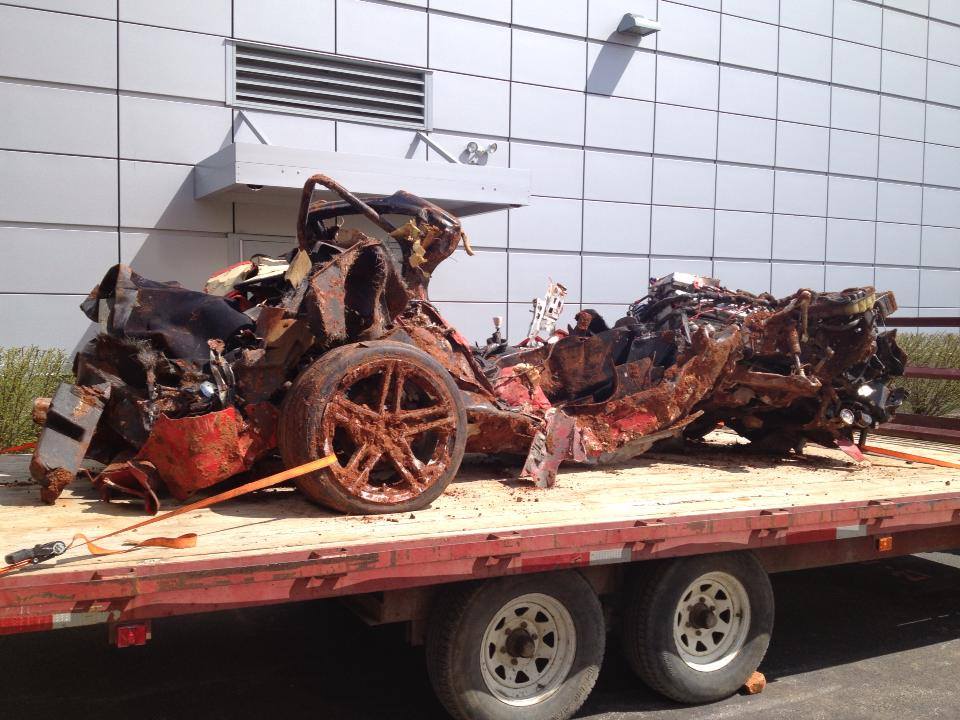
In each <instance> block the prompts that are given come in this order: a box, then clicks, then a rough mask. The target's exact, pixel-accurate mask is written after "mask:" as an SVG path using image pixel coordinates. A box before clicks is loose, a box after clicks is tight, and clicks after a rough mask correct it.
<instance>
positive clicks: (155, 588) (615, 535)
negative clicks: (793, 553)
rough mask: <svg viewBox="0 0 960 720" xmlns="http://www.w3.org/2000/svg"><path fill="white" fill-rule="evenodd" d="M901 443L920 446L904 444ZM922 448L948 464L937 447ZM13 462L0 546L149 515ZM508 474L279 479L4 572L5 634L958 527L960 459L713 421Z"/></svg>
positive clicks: (93, 530) (473, 469)
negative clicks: (371, 480) (859, 453)
mask: <svg viewBox="0 0 960 720" xmlns="http://www.w3.org/2000/svg"><path fill="white" fill-rule="evenodd" d="M896 443H897V441H896V440H892V439H891V440H884V444H886V445H888V446H889V445H891V444H893V445H895V444H896ZM902 449H907V450H912V451H914V452H917V448H916V444H915V443H914V442H911V444H910V446H908V447H904V448H902ZM924 452H926V454H927V455H928V456H936V457H939V458H941V459H952V460H954V461H957V460H960V458H958V457H957V454H956V453H953V452H950V449H949V448H948V447H947V448H943V447H941V448H937V447H930V448H929V449H925V450H924ZM26 461H27V458H26V457H24V456H19V457H10V456H7V457H3V458H0V551H2V553H8V552H11V551H13V550H17V549H20V548H24V547H29V546H32V545H34V544H36V543H42V542H49V541H53V540H64V541H69V540H70V539H71V538H72V537H73V535H74V534H75V533H83V534H85V535H87V536H88V537H96V536H98V535H101V534H104V533H106V532H109V531H111V530H114V529H117V528H121V527H124V526H126V525H130V524H132V523H133V522H136V521H137V520H141V519H143V518H144V517H145V515H144V514H143V512H142V509H141V508H140V507H139V506H137V505H135V504H127V503H110V504H107V503H103V502H100V501H99V500H98V498H97V495H96V494H95V493H94V492H93V490H92V488H91V487H90V485H89V483H87V482H86V481H84V480H82V479H81V480H78V481H77V482H76V483H75V486H73V487H71V488H69V489H68V491H67V492H66V493H65V494H64V496H63V497H62V498H61V499H60V501H59V502H58V503H57V504H56V505H55V506H46V505H43V504H42V503H40V501H39V499H38V492H37V488H36V486H35V485H33V484H31V483H30V482H29V479H28V477H27V473H26ZM517 473H518V467H516V466H512V467H511V466H503V465H498V464H495V463H491V462H479V463H470V464H466V465H465V466H464V468H463V470H462V471H461V474H460V477H459V478H458V480H457V481H456V482H455V483H453V484H452V485H451V486H450V488H448V490H447V492H446V493H445V494H444V495H443V496H442V497H441V498H440V499H439V500H438V501H436V502H435V503H434V504H433V506H432V507H430V508H429V509H426V510H422V511H418V512H415V513H412V514H406V515H379V516H341V515H335V514H332V513H330V512H326V511H324V510H323V509H322V508H319V507H317V506H314V505H312V504H311V503H309V502H308V501H307V500H306V499H304V498H303V497H301V496H300V495H299V494H298V493H296V492H295V491H294V490H293V489H290V488H277V489H271V490H266V491H261V492H260V493H257V494H255V495H253V496H247V497H242V498H237V499H234V500H231V501H228V502H226V503H224V504H222V505H218V506H214V507H213V508H209V509H205V510H199V511H196V512H192V513H189V514H185V515H182V516H178V517H176V518H173V519H171V520H169V521H164V522H162V523H158V524H155V525H151V526H149V527H146V528H143V529H142V530H140V531H137V532H133V533H129V534H127V535H121V536H118V537H116V538H111V539H109V540H106V541H104V542H103V543H102V544H103V545H106V546H109V547H114V548H116V547H121V546H122V543H123V542H124V541H127V540H137V539H144V538H147V537H155V536H158V535H162V536H166V537H173V536H177V535H181V534H184V533H190V532H192V533H196V534H197V535H198V536H199V539H198V544H197V546H196V547H195V548H191V549H187V550H171V549H166V548H139V549H135V550H133V551H132V552H129V553H124V554H119V555H110V556H103V557H92V556H90V555H88V554H87V552H86V550H85V548H84V547H83V546H82V545H80V546H78V547H75V548H73V549H72V550H70V551H69V552H68V553H67V554H66V555H64V556H62V557H60V558H58V559H57V560H56V561H53V562H47V563H44V564H42V565H39V566H36V567H32V568H28V569H26V570H23V571H20V572H17V573H14V574H11V575H7V576H4V577H0V634H2V633H3V632H22V631H25V630H31V629H47V628H49V627H59V626H68V625H76V624H87V623H90V622H108V621H116V620H127V619H131V620H132V619H138V618H146V617H157V616H161V615H174V614H179V613H185V612H198V611H203V610H214V609H222V608H227V607H240V606H244V605H254V604H266V603H276V602H286V601H290V600H298V599H309V598H314V597H328V596H334V595H349V594H355V593H361V592H371V591H377V590H389V589H399V588H403V587H414V586H423V585H429V584H435V583H441V582H450V581H455V580H463V579H469V578H476V577H486V576H492V575H497V574H507V573H513V572H531V571H536V570H547V569H555V568H560V567H576V566H584V565H593V564H605V563H612V562H624V561H629V560H637V559H643V558H644V557H668V556H671V555H682V554H692V553H695V552H711V551H718V550H724V549H734V548H748V547H749V548H754V549H756V548H765V547H771V546H778V545H781V546H782V545H790V544H801V543H814V542H821V543H825V542H826V541H832V540H837V539H844V538H852V537H860V538H861V539H863V540H866V541H870V537H869V536H872V535H876V534H883V533H888V532H897V531H907V530H914V529H920V528H931V527H934V528H946V529H948V530H949V531H950V532H952V533H953V535H951V536H950V537H951V538H953V537H956V538H960V533H957V532H956V531H957V530H960V488H958V482H960V476H958V472H957V471H956V470H951V469H943V468H937V467H931V466H928V465H920V464H912V463H906V462H902V461H898V460H890V459H885V458H872V459H871V462H870V463H869V464H863V465H858V464H857V463H854V462H853V461H851V460H850V459H848V458H847V457H846V456H845V455H843V454H842V453H841V452H839V451H831V450H825V449H819V448H813V449H811V450H810V451H809V454H808V456H807V457H805V458H796V457H791V458H787V459H776V458H771V457H769V456H763V455H757V454H755V453H753V452H751V451H749V450H747V449H746V446H745V445H744V444H742V443H741V442H740V441H739V440H738V439H736V438H734V436H732V435H729V434H723V433H715V434H713V435H711V436H710V437H709V438H708V442H707V443H706V444H704V445H702V446H699V447H695V448H693V449H691V450H690V451H689V452H686V453H682V454H648V455H645V456H642V457H640V458H638V459H636V460H634V461H632V462H631V463H630V464H629V465H622V466H610V467H604V468H585V467H578V466H575V465H571V466H569V467H565V468H564V469H563V470H562V472H561V473H560V475H559V477H558V481H557V485H556V486H555V487H553V488H550V489H538V488H534V487H531V486H529V485H527V484H523V483H519V482H518V481H516V480H515V479H514V478H515V477H516V475H517ZM173 507H175V504H174V503H173V502H171V501H166V502H165V503H164V507H163V509H164V510H167V509H172V508H173ZM942 542H943V539H941V544H942ZM957 544H958V545H960V539H958V541H957ZM951 546H952V545H951ZM833 561H834V562H837V561H842V558H841V559H834V560H833Z"/></svg>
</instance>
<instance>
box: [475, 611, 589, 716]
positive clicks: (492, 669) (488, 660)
mask: <svg viewBox="0 0 960 720" xmlns="http://www.w3.org/2000/svg"><path fill="white" fill-rule="evenodd" d="M576 652H577V635H576V630H575V628H574V625H573V618H572V617H571V616H570V612H569V611H568V610H567V609H566V608H565V607H564V606H563V604H561V603H560V602H558V601H557V600H555V599H554V598H552V597H550V596H549V595H542V594H540V593H529V594H527V595H521V596H519V597H516V598H514V599H513V600H511V601H510V602H508V603H506V604H505V605H504V606H503V607H501V608H500V609H499V610H497V612H496V613H495V614H494V615H493V618H492V619H491V620H490V622H489V623H488V624H487V629H486V630H485V631H484V633H483V642H482V643H481V646H480V674H481V675H482V676H483V681H484V683H486V686H487V689H489V690H490V692H491V693H493V695H494V696H496V697H497V698H498V699H499V700H501V701H502V702H504V703H506V704H508V705H516V706H524V705H535V704H536V703H539V702H543V701H544V700H546V699H547V698H548V697H550V696H551V695H553V694H554V693H555V692H556V691H557V690H559V689H560V686H561V685H562V684H563V681H564V680H566V678H567V675H568V674H569V672H570V668H571V667H572V666H573V658H574V656H575V655H576Z"/></svg>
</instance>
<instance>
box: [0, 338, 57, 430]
mask: <svg viewBox="0 0 960 720" xmlns="http://www.w3.org/2000/svg"><path fill="white" fill-rule="evenodd" d="M69 359H70V358H69V356H68V355H67V354H66V353H65V352H64V351H63V350H58V349H53V350H43V349H41V348H38V347H37V346H35V345H33V346H31V347H9V348H0V448H5V447H9V446H11V445H19V444H21V443H26V442H30V441H31V440H36V438H37V435H38V434H39V431H40V428H38V427H37V426H36V425H34V424H33V420H32V419H31V411H32V410H33V401H34V398H38V397H49V396H51V395H52V394H53V391H54V390H56V388H57V385H59V384H60V383H61V382H64V381H67V382H69V381H70V377H71V374H70V370H69V365H68V361H69Z"/></svg>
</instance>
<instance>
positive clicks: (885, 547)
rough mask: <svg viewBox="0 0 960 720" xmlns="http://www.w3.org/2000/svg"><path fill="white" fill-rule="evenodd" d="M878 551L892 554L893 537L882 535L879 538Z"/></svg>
mask: <svg viewBox="0 0 960 720" xmlns="http://www.w3.org/2000/svg"><path fill="white" fill-rule="evenodd" d="M877 550H879V551H880V552H890V551H891V550H893V535H881V536H880V537H878V538H877Z"/></svg>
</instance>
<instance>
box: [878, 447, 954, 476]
mask: <svg viewBox="0 0 960 720" xmlns="http://www.w3.org/2000/svg"><path fill="white" fill-rule="evenodd" d="M863 451H864V452H868V453H873V454H874V455H886V456H887V457H892V458H897V459H898V460H909V461H910V462H916V463H923V464H924V465H936V466H937V467H945V468H955V469H958V470H960V463H954V462H949V461H948V460H937V459H936V458H928V457H923V456H922V455H911V454H910V453H905V452H900V451H899V450H888V449H887V448H881V447H874V446H873V445H864V446H863Z"/></svg>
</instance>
